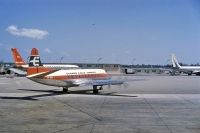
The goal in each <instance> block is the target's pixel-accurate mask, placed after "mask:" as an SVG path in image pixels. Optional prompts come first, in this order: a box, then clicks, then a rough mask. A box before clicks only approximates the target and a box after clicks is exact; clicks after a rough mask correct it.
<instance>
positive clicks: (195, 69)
mask: <svg viewBox="0 0 200 133" xmlns="http://www.w3.org/2000/svg"><path fill="white" fill-rule="evenodd" d="M171 58H172V66H173V69H174V72H175V71H179V72H183V73H187V74H188V75H192V74H196V75H198V76H200V66H181V65H180V64H179V63H178V60H177V59H176V57H175V54H172V57H171Z"/></svg>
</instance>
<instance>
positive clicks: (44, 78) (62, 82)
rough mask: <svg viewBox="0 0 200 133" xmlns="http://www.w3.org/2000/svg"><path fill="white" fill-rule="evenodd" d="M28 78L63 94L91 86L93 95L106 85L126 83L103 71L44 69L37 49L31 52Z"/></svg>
mask: <svg viewBox="0 0 200 133" xmlns="http://www.w3.org/2000/svg"><path fill="white" fill-rule="evenodd" d="M26 77H27V78H28V79H30V80H32V81H35V82H38V83H41V84H45V85H50V86H57V87H62V88H63V92H67V91H68V88H69V87H76V86H83V85H91V86H93V93H98V91H99V90H101V89H103V86H104V85H119V84H123V83H124V82H125V81H124V80H113V79H111V76H110V75H109V74H108V73H106V71H105V70H103V69H71V70H69V69H68V70H63V69H54V68H49V67H44V65H43V64H42V63H41V60H40V56H39V53H38V50H37V49H36V48H33V49H32V51H31V56H30V58H29V67H28V68H27V76H26Z"/></svg>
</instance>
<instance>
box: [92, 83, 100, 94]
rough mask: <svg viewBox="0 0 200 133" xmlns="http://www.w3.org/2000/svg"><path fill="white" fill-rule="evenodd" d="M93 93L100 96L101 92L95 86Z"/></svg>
mask: <svg viewBox="0 0 200 133" xmlns="http://www.w3.org/2000/svg"><path fill="white" fill-rule="evenodd" d="M93 93H94V94H98V93H99V90H98V89H97V86H95V85H94V86H93Z"/></svg>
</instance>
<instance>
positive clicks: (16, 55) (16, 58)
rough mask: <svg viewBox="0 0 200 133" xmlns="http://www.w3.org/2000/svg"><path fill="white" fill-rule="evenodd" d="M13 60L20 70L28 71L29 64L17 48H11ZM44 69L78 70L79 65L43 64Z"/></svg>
mask: <svg viewBox="0 0 200 133" xmlns="http://www.w3.org/2000/svg"><path fill="white" fill-rule="evenodd" d="M11 51H12V55H13V59H14V62H15V66H16V67H19V68H23V69H26V68H28V64H26V63H25V61H24V60H23V58H22V56H21V55H20V54H19V52H18V50H17V48H11ZM43 66H44V67H50V68H59V69H60V68H62V69H77V68H79V66H77V65H68V64H67V65H63V64H43Z"/></svg>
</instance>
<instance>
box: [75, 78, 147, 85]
mask: <svg viewBox="0 0 200 133" xmlns="http://www.w3.org/2000/svg"><path fill="white" fill-rule="evenodd" d="M143 80H144V79H107V80H78V81H74V84H76V85H77V86H89V85H92V86H103V85H120V84H124V83H125V82H131V81H143Z"/></svg>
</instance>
